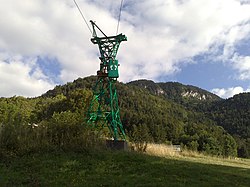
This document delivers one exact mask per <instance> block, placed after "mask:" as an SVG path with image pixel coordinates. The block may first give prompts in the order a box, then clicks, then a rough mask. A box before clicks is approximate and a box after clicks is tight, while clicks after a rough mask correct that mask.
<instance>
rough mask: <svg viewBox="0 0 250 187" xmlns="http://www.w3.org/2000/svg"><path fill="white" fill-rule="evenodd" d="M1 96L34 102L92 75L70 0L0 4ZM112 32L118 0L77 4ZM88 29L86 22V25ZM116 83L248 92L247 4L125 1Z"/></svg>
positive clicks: (86, 42)
mask: <svg viewBox="0 0 250 187" xmlns="http://www.w3.org/2000/svg"><path fill="white" fill-rule="evenodd" d="M0 3H1V6H0V12H1V17H0V97H11V96H14V95H21V96H25V97H35V96H39V95H41V94H43V93H45V92H46V91H47V90H49V89H53V88H54V87H55V85H62V84H65V83H67V82H72V81H73V80H75V79H77V78H79V77H86V76H90V75H94V74H96V71H97V70H98V68H99V63H100V62H99V58H98V57H99V50H98V46H97V45H94V44H92V43H91V41H90V38H91V37H92V35H91V32H90V30H89V29H88V27H87V25H86V24H85V22H84V21H83V19H82V17H81V15H80V13H79V11H78V9H77V7H76V6H75V4H74V1H73V0H53V1H51V0H36V1H34V0H22V1H17V0H8V1H4V0H0ZM77 3H78V5H79V7H80V8H81V10H82V12H83V14H84V17H85V19H86V20H88V21H89V20H93V21H95V22H96V24H97V25H98V26H99V27H100V28H101V29H102V30H103V31H104V32H105V34H106V35H108V36H114V35H116V29H117V20H118V17H119V9H120V3H121V1H120V0H77ZM89 26H90V24H89ZM118 33H123V34H125V35H126V36H127V38H128V41H126V42H122V43H121V45H120V48H119V51H118V56H117V59H118V60H119V63H120V66H119V72H120V73H119V74H120V77H119V81H121V82H129V81H132V80H138V79H149V80H153V81H155V82H168V81H175V82H180V83H183V84H188V85H194V86H198V87H200V88H202V89H206V90H208V91H210V92H213V93H215V94H217V95H219V96H220V97H222V98H229V97H232V96H233V95H235V94H238V93H242V92H249V91H250V42H249V40H250V0H209V1H208V0H136V1H135V0H124V1H123V7H122V12H121V21H120V24H119V32H118Z"/></svg>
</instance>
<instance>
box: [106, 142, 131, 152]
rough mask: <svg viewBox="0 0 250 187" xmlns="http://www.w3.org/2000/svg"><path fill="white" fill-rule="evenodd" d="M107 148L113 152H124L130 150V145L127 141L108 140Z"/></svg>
mask: <svg viewBox="0 0 250 187" xmlns="http://www.w3.org/2000/svg"><path fill="white" fill-rule="evenodd" d="M106 146H107V147H108V148H110V149H113V150H124V151H126V150H127V149H128V144H127V142H126V141H125V140H116V141H115V140H106Z"/></svg>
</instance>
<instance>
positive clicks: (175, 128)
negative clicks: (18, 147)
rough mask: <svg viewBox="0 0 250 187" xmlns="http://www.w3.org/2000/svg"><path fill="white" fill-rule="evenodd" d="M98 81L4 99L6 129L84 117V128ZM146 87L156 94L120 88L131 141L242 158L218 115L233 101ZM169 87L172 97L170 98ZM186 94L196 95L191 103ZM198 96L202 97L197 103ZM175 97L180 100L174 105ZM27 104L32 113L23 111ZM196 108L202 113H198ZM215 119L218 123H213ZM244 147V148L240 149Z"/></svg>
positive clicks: (1, 119) (0, 119) (176, 87)
mask: <svg viewBox="0 0 250 187" xmlns="http://www.w3.org/2000/svg"><path fill="white" fill-rule="evenodd" d="M95 79H96V77H94V76H92V77H87V78H79V79H77V80H75V81H73V82H72V83H67V84H65V85H62V86H56V87H55V88H54V89H53V90H49V91H48V92H47V93H45V94H43V95H42V96H41V97H38V98H33V99H25V98H21V97H13V98H8V99H5V98H2V99H0V106H1V113H0V124H10V123H17V124H19V123H31V124H32V123H35V124H38V125H39V124H50V123H54V122H53V121H55V120H57V123H59V122H58V121H60V120H63V119H64V117H65V116H67V115H68V116H78V115H79V114H80V115H81V116H82V117H81V118H79V119H81V120H82V121H79V122H77V121H76V123H80V124H82V123H83V120H84V117H85V116H84V113H85V112H86V110H87V108H88V103H89V99H90V98H91V93H92V92H91V90H90V89H91V88H92V87H93V85H94V83H95ZM139 82H140V81H139ZM139 82H137V83H139ZM143 82H144V84H147V85H150V86H147V88H151V89H145V86H142V84H141V85H139V86H138V85H137V84H135V83H129V84H122V83H118V84H117V88H118V92H119V102H120V107H121V118H122V122H123V125H124V128H125V130H126V131H127V135H128V137H129V138H130V139H131V140H135V141H137V140H138V139H139V141H153V142H156V143H173V144H181V145H182V146H183V147H185V148H188V149H192V150H197V151H201V152H206V153H209V154H215V155H224V156H235V155H236V143H235V140H234V139H233V138H232V136H230V135H229V134H228V133H227V132H226V131H225V130H224V129H223V128H222V127H221V126H223V125H221V126H217V124H218V122H219V119H221V118H220V115H217V113H218V111H221V109H219V108H218V111H216V112H213V111H214V109H215V107H214V106H217V105H216V103H223V102H225V103H226V102H227V100H222V99H220V98H219V97H217V96H215V95H213V94H211V93H209V92H207V91H204V90H201V89H199V88H196V87H192V86H186V87H185V86H183V85H181V84H179V83H170V84H167V83H153V82H152V81H146V80H144V81H143ZM166 85H168V86H166ZM164 86H165V87H164ZM168 87H169V89H170V90H171V89H172V91H171V92H169V93H168V94H167V88H168ZM183 90H184V91H185V92H183ZM174 93H177V94H174ZM182 93H196V94H191V96H189V97H187V95H185V94H182ZM197 95H200V96H202V97H200V96H198V97H196V96H197ZM175 96H176V97H177V99H174V97H175ZM200 98H206V99H205V100H203V99H200ZM22 103H24V104H25V106H26V107H25V108H27V110H26V109H25V108H23V107H21V106H22V105H23V104H22ZM183 103H184V104H183ZM194 103H198V104H194ZM200 103H203V104H202V106H203V108H202V109H200V110H197V108H199V107H200V106H201V105H200ZM211 104H213V105H211ZM29 105H30V107H29ZM195 105H196V106H199V107H196V108H195V107H194V106H195ZM211 106H213V107H211ZM194 108H195V110H194ZM227 110H229V109H227ZM197 111H199V112H197ZM212 112H213V113H212ZM212 114H213V116H214V118H213V117H211V115H212ZM58 116H59V117H58ZM60 116H61V119H60ZM54 118H56V119H54ZM65 118H66V117H65ZM65 120H66V121H67V119H65ZM76 120H78V118H77V119H76ZM217 121H218V122H217ZM63 123H66V122H63ZM51 125H53V124H51ZM239 125H240V124H239ZM225 128H226V127H225ZM229 132H230V133H232V132H231V131H229ZM237 133H238V132H236V134H237ZM232 134H234V133H232ZM234 135H235V134H234ZM247 136H248V134H247ZM240 138H241V137H240ZM238 143H241V144H243V145H244V146H247V143H246V142H243V141H240V142H239V141H238ZM238 147H240V146H239V144H238ZM241 156H242V154H241ZM243 156H245V157H248V156H249V155H248V154H245V155H243Z"/></svg>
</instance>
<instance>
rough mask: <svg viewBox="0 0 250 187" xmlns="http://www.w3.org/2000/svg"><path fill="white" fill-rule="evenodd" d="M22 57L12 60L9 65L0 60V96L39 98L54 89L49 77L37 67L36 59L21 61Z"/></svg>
mask: <svg viewBox="0 0 250 187" xmlns="http://www.w3.org/2000/svg"><path fill="white" fill-rule="evenodd" d="M19 60H20V57H15V58H14V59H10V60H9V62H8V63H6V62H4V61H1V60H0V80H1V82H0V95H1V96H2V97H10V96H14V95H17V94H18V95H22V96H27V97H33V96H39V95H40V94H41V93H44V92H46V91H47V90H49V89H52V88H53V84H51V83H50V82H49V81H48V80H47V77H46V76H45V75H44V74H43V73H42V72H41V70H40V69H39V68H38V67H36V65H35V60H36V59H26V60H23V61H25V62H26V63H23V62H22V61H19Z"/></svg>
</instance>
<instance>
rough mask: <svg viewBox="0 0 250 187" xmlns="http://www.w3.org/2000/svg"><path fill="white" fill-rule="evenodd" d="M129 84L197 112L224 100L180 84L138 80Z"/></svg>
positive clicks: (199, 89) (204, 91)
mask: <svg viewBox="0 0 250 187" xmlns="http://www.w3.org/2000/svg"><path fill="white" fill-rule="evenodd" d="M128 84H129V85H136V86H139V87H141V88H144V89H147V90H148V91H150V93H152V94H154V95H157V96H162V97H164V98H166V99H170V100H172V101H174V102H177V103H179V104H182V105H183V106H185V107H187V108H190V109H194V110H197V111H201V110H204V109H203V108H206V105H208V104H210V103H212V102H216V101H220V100H222V99H221V98H220V97H219V96H217V95H215V94H213V93H210V92H208V91H206V90H203V89H201V88H198V87H195V86H191V85H183V84H181V83H178V82H165V83H163V82H161V83H155V82H153V81H149V80H137V81H132V82H130V83H128Z"/></svg>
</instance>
